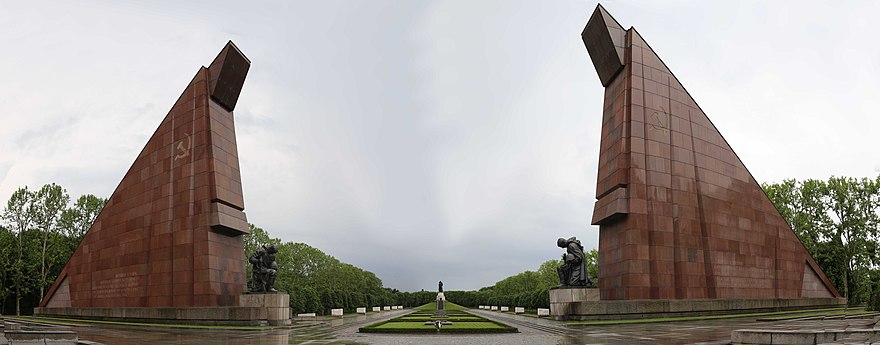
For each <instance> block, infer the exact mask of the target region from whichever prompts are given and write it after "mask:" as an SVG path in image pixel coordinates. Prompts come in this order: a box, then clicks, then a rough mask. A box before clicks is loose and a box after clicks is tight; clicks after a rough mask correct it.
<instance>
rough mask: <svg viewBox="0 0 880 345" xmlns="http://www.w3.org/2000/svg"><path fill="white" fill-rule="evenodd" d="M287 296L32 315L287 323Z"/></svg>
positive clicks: (235, 323)
mask: <svg viewBox="0 0 880 345" xmlns="http://www.w3.org/2000/svg"><path fill="white" fill-rule="evenodd" d="M289 306H290V296H289V295H288V294H285V293H261V294H243V295H240V296H239V303H238V306H229V307H165V308H34V315H38V316H47V317H67V318H81V319H91V320H104V321H123V322H145V323H182V324H192V325H224V326H264V325H269V326H280V325H289V324H290V307H289Z"/></svg>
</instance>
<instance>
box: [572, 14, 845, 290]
mask: <svg viewBox="0 0 880 345" xmlns="http://www.w3.org/2000/svg"><path fill="white" fill-rule="evenodd" d="M609 18H611V17H610V15H609V14H608V13H607V12H605V10H604V9H603V8H602V7H601V6H598V7H597V8H596V11H595V12H594V13H593V16H592V17H591V18H590V21H589V22H588V23H587V27H586V28H585V29H584V34H583V38H584V43H585V45H586V47H587V50H588V52H589V54H590V57H591V59H592V61H593V64H594V66H595V67H596V71H597V72H598V74H599V77H600V81H601V82H602V85H604V86H605V98H604V99H605V104H604V106H603V111H602V131H601V143H600V145H599V147H600V150H599V167H598V172H599V173H598V181H597V188H596V197H597V199H598V201H597V202H596V206H595V210H594V218H593V220H594V221H593V223H594V224H596V225H599V227H600V228H599V251H600V255H599V257H600V261H599V283H600V287H599V288H600V296H601V298H602V299H646V298H652V299H658V298H679V299H680V298H788V297H832V296H833V297H839V294H838V293H837V290H836V289H835V288H834V287H833V286H832V285H831V282H830V281H829V280H828V278H827V277H825V275H824V273H822V271H821V270H820V269H819V268H818V266H817V265H816V263H815V261H814V260H813V258H811V257H810V255H809V254H808V253H807V251H806V249H805V248H804V247H803V245H802V244H801V243H800V242H799V240H798V238H797V236H796V235H795V233H794V232H793V231H792V230H791V228H790V227H789V226H788V225H787V224H786V222H785V220H784V219H783V218H782V216H781V215H779V213H778V211H777V210H776V208H775V207H773V205H772V203H771V202H770V200H769V199H768V198H767V196H766V194H765V193H764V192H763V190H762V189H761V187H760V186H759V185H758V183H757V182H756V181H755V180H754V179H753V178H752V177H751V174H749V172H748V169H746V167H745V165H744V164H743V162H742V161H740V160H739V158H738V157H737V156H736V154H735V153H734V152H733V149H732V148H731V147H730V146H729V145H728V144H727V141H726V140H724V137H722V136H721V134H720V133H719V132H718V130H717V128H715V126H714V125H713V124H712V122H711V121H710V120H709V118H708V117H707V116H706V114H705V113H703V112H702V110H701V109H700V108H699V106H697V104H696V102H695V101H694V99H693V98H692V97H691V96H690V95H689V94H688V93H687V92H686V91H685V90H684V87H683V86H682V84H681V82H680V81H679V80H678V79H677V78H676V77H675V76H674V75H673V74H672V72H671V71H670V70H669V69H668V68H667V67H666V65H665V64H664V63H663V62H662V61H661V60H660V58H659V57H658V56H657V54H656V53H655V52H654V51H653V50H652V49H651V48H650V47H649V46H648V45H647V44H646V43H644V39H642V37H641V36H640V35H639V33H638V32H637V31H636V30H635V29H632V28H631V29H629V30H624V29H623V27H621V26H620V25H619V24H617V23H616V21H614V20H611V19H609ZM609 27H612V28H614V29H613V30H615V32H616V30H620V32H625V38H624V40H623V41H621V42H617V43H614V40H613V39H606V38H607V37H605V36H602V35H610V33H609V31H608V30H610V29H609ZM589 37H593V39H592V40H591V39H590V38H589ZM596 37H603V38H602V39H597V38H596ZM615 190H625V193H620V192H615V193H613V192H614V191H615ZM620 199H625V200H626V201H627V204H626V207H621V208H617V209H616V210H615V211H614V213H613V216H611V214H612V213H611V212H610V211H609V205H614V204H615V203H617V202H618V200H620ZM597 215H598V216H597Z"/></svg>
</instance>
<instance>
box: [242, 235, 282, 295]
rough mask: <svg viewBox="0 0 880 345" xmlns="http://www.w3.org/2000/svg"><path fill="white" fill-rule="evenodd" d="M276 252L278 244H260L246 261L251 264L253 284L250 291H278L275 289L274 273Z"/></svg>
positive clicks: (275, 269)
mask: <svg viewBox="0 0 880 345" xmlns="http://www.w3.org/2000/svg"><path fill="white" fill-rule="evenodd" d="M276 253H278V245H277V244H273V245H263V246H260V249H258V250H257V251H256V252H255V253H254V254H253V255H251V257H250V258H248V261H249V262H250V263H251V265H253V284H252V286H251V292H278V290H275V273H276V272H277V271H278V264H276V263H275V254H276Z"/></svg>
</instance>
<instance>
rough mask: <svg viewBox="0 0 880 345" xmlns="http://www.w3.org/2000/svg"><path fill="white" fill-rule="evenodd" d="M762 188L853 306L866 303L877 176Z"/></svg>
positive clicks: (879, 223)
mask: <svg viewBox="0 0 880 345" xmlns="http://www.w3.org/2000/svg"><path fill="white" fill-rule="evenodd" d="M763 187H764V190H765V191H766V192H767V196H768V197H769V198H770V200H771V201H772V202H773V204H774V205H775V206H776V208H777V209H778V210H779V213H780V214H781V215H782V216H783V217H784V218H785V220H786V221H787V222H788V223H789V225H790V226H791V227H792V229H793V230H794V231H795V233H796V234H797V235H798V237H799V238H800V239H801V241H802V242H803V243H804V246H805V247H806V248H807V250H808V251H809V253H810V255H812V256H813V258H814V259H815V260H816V262H817V263H818V264H819V266H820V267H821V268H822V271H824V272H825V274H826V275H827V276H828V278H829V279H830V280H831V282H832V283H833V284H834V285H835V286H836V287H837V288H838V291H840V292H841V293H842V295H843V296H844V297H847V298H848V299H849V302H850V303H851V304H859V303H862V302H865V301H867V300H868V299H869V296H871V293H872V291H873V288H872V284H871V279H870V278H869V277H870V276H871V274H872V273H871V272H872V271H873V270H874V268H873V267H876V265H877V263H878V256H877V249H878V243H877V239H878V235H880V215H878V213H877V211H878V209H880V191H878V189H880V177H878V179H877V180H871V179H866V178H863V179H854V178H846V177H831V178H829V179H828V181H821V180H813V179H810V180H805V181H802V182H798V181H796V180H785V181H783V182H782V183H779V184H767V183H765V184H764V185H763Z"/></svg>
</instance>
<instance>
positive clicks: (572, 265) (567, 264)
mask: <svg viewBox="0 0 880 345" xmlns="http://www.w3.org/2000/svg"><path fill="white" fill-rule="evenodd" d="M556 245H557V246H559V248H565V251H566V253H565V254H562V261H563V262H562V265H559V266H558V267H557V268H556V272H557V273H559V286H584V287H594V286H595V285H594V284H593V280H592V279H590V277H589V276H587V260H586V256H585V255H584V247H583V246H581V241H579V240H578V239H577V238H575V237H572V238H569V239H567V240H566V239H564V238H560V239H558V240H556Z"/></svg>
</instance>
